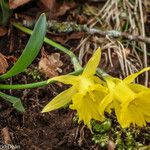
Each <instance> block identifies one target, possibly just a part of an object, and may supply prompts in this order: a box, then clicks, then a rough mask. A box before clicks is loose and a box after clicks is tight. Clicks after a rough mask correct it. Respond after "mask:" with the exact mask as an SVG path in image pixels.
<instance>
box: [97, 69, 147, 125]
mask: <svg viewBox="0 0 150 150" xmlns="http://www.w3.org/2000/svg"><path fill="white" fill-rule="evenodd" d="M148 70H150V67H147V68H144V69H143V70H141V71H139V72H137V73H135V74H132V75H130V76H128V77H126V78H125V79H124V80H121V79H118V78H113V77H105V81H106V82H107V86H108V88H109V92H110V93H109V94H108V95H107V96H106V97H105V98H104V99H103V100H102V101H101V103H100V105H99V107H100V109H99V112H100V114H101V115H104V111H107V112H108V111H109V112H110V109H111V108H114V109H115V113H116V116H117V119H118V122H119V123H120V125H121V126H122V127H123V128H125V127H129V126H130V124H131V123H132V124H133V125H134V126H135V125H139V126H145V125H146V122H150V89H149V88H147V87H145V86H142V85H140V84H134V83H132V82H133V81H134V79H135V78H136V77H137V76H138V75H140V74H141V73H143V72H144V71H148Z"/></svg>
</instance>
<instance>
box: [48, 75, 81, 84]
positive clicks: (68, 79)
mask: <svg viewBox="0 0 150 150" xmlns="http://www.w3.org/2000/svg"><path fill="white" fill-rule="evenodd" d="M51 81H59V82H62V83H64V84H71V85H75V84H77V82H78V81H79V76H73V75H62V76H58V77H54V78H51V79H49V80H48V81H47V82H48V83H49V82H51Z"/></svg>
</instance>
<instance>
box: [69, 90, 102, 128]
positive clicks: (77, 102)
mask: <svg viewBox="0 0 150 150" xmlns="http://www.w3.org/2000/svg"><path fill="white" fill-rule="evenodd" d="M72 103H73V104H72V105H71V106H70V108H71V109H75V110H77V113H78V115H79V121H81V120H83V122H84V124H85V125H87V126H88V127H89V128H90V129H91V125H90V121H91V119H95V120H99V121H102V120H103V119H104V118H103V117H102V116H100V114H99V111H98V108H99V107H98V104H99V101H93V100H92V99H91V98H90V96H89V95H88V94H87V95H83V94H82V93H77V94H76V95H74V96H73V100H72Z"/></svg>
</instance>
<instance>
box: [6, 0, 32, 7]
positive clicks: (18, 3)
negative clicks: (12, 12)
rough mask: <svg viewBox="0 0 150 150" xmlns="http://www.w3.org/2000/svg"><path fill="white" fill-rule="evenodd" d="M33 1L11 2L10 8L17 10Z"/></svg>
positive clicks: (16, 0) (20, 0) (13, 0)
mask: <svg viewBox="0 0 150 150" xmlns="http://www.w3.org/2000/svg"><path fill="white" fill-rule="evenodd" d="M29 1H31V0H9V8H10V9H15V8H17V7H19V6H21V5H24V4H26V3H28V2H29Z"/></svg>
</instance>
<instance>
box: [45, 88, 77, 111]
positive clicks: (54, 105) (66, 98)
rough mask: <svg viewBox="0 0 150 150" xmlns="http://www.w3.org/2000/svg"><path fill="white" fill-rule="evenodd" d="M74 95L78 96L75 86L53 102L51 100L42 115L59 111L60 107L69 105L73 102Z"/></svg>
mask: <svg viewBox="0 0 150 150" xmlns="http://www.w3.org/2000/svg"><path fill="white" fill-rule="evenodd" d="M74 94H76V89H75V88H74V86H72V87H71V88H69V89H67V90H65V91H63V92H62V93H60V94H59V95H58V96H56V97H55V98H54V99H53V100H51V101H50V102H49V103H48V104H47V105H46V106H45V107H44V108H43V110H42V113H43V112H49V111H52V110H55V109H58V108H60V107H63V106H64V105H66V104H68V103H69V102H70V101H71V99H72V96H73V95H74Z"/></svg>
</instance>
